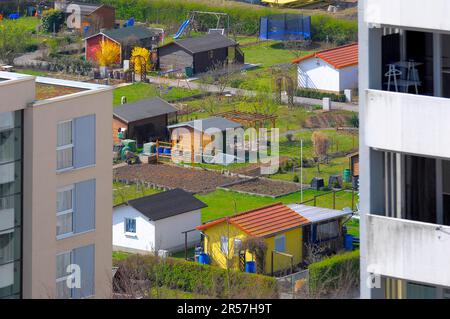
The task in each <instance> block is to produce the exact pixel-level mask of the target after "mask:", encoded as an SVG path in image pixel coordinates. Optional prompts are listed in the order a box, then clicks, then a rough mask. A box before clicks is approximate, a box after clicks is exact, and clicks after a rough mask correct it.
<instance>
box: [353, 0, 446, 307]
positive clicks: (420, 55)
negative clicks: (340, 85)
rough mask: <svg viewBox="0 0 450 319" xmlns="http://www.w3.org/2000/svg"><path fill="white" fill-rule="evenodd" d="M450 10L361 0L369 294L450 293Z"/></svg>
mask: <svg viewBox="0 0 450 319" xmlns="http://www.w3.org/2000/svg"><path fill="white" fill-rule="evenodd" d="M448 12H450V2H449V1H448V0H433V1H423V0H395V1H392V0H363V1H360V2H359V44H360V46H359V47H360V61H359V65H360V68H361V69H360V71H359V76H360V79H359V85H360V123H361V128H360V130H361V131H360V134H361V135H360V140H361V148H360V193H361V203H360V209H361V238H362V241H361V297H362V298H393V299H405V298H438V299H439V298H450V253H449V252H450V125H449V119H450V20H449V19H448V17H447V16H448Z"/></svg>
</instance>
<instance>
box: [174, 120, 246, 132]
mask: <svg viewBox="0 0 450 319" xmlns="http://www.w3.org/2000/svg"><path fill="white" fill-rule="evenodd" d="M183 126H189V127H192V128H193V129H196V130H198V131H202V132H205V131H206V130H207V129H213V128H214V129H218V130H220V131H222V132H223V131H226V130H227V129H235V128H239V127H242V125H241V124H239V123H236V122H233V121H230V120H227V119H225V118H223V117H209V118H206V119H198V120H194V121H188V122H182V123H178V124H174V125H169V126H168V127H167V128H169V129H174V128H178V127H183Z"/></svg>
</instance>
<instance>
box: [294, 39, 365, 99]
mask: <svg viewBox="0 0 450 319" xmlns="http://www.w3.org/2000/svg"><path fill="white" fill-rule="evenodd" d="M292 62H293V63H296V64H298V87H299V88H306V89H315V90H321V91H328V92H342V91H344V90H346V89H356V88H358V44H357V43H353V44H348V45H344V46H340V47H336V48H333V49H328V50H323V51H318V52H315V53H312V54H309V55H305V56H302V57H300V58H298V59H295V60H294V61H292Z"/></svg>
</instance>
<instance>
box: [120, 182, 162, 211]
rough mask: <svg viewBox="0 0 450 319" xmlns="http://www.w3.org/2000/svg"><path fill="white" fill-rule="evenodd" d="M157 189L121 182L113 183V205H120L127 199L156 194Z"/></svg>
mask: <svg viewBox="0 0 450 319" xmlns="http://www.w3.org/2000/svg"><path fill="white" fill-rule="evenodd" d="M158 192H159V191H158V190H156V189H152V188H147V187H137V186H136V185H134V184H132V185H126V184H122V183H113V205H114V206H116V205H120V204H122V203H125V202H127V201H129V200H132V199H135V198H139V197H144V196H148V195H152V194H156V193H158Z"/></svg>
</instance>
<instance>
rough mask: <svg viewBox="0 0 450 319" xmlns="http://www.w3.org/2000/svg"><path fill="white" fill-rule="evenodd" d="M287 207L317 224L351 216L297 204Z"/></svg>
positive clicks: (342, 212) (346, 213) (332, 210)
mask: <svg viewBox="0 0 450 319" xmlns="http://www.w3.org/2000/svg"><path fill="white" fill-rule="evenodd" d="M288 206H289V208H291V209H292V210H294V211H295V212H296V213H297V214H299V215H300V216H303V217H304V218H306V219H307V220H309V221H310V222H311V223H318V222H322V221H325V220H330V219H336V218H339V217H343V216H346V215H351V213H349V212H345V211H342V210H335V209H329V208H322V207H315V206H307V205H299V204H291V205H288Z"/></svg>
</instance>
